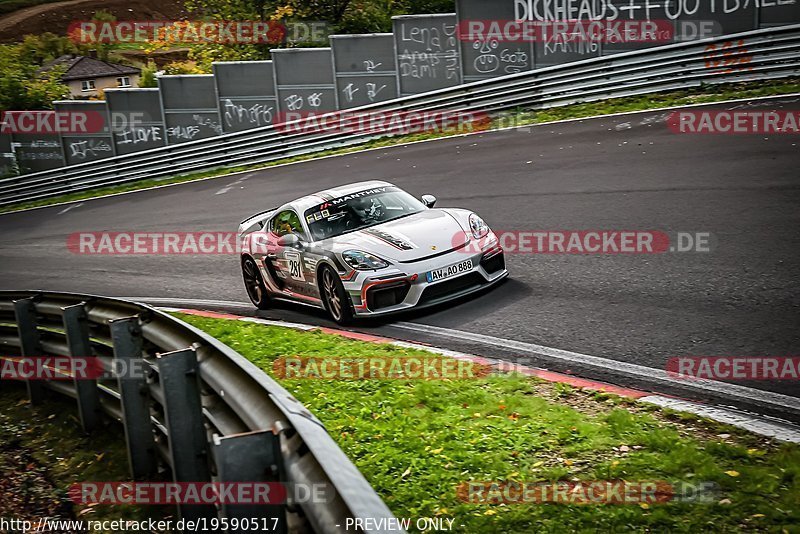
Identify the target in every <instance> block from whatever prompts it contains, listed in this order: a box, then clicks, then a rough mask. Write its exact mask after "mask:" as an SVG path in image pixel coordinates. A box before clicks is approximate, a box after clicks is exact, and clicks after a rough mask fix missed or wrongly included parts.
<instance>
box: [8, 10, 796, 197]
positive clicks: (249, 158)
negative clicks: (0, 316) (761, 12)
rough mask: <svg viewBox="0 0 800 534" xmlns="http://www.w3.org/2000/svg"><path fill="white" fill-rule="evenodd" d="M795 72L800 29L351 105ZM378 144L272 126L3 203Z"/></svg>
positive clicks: (401, 105) (671, 84)
mask: <svg viewBox="0 0 800 534" xmlns="http://www.w3.org/2000/svg"><path fill="white" fill-rule="evenodd" d="M798 74H800V24H795V25H790V26H781V27H777V28H769V29H762V30H755V31H750V32H744V33H739V34H731V35H725V36H722V37H717V38H710V39H702V40H698V41H690V42H685V43H679V44H671V45H666V46H661V47H655V48H648V49H644V50H637V51H633V52H625V53H621V54H617V55H612V56H603V57H598V58H593V59H588V60H583V61H577V62H574V63H568V64H564V65H557V66H553V67H545V68H542V69H536V70H532V71H527V72H522V73H518V74H512V75H509V76H503V77H499V78H492V79H489V80H482V81H478V82H474V83H470V84H466V85H460V86H458V87H455V88H448V89H442V90H438V91H432V92H430V93H424V94H420V95H414V96H409V97H404V98H399V99H396V100H392V101H388V102H383V103H379V104H373V105H369V106H364V107H360V108H353V109H349V110H347V111H346V113H349V114H352V113H358V112H369V111H441V110H454V111H483V112H496V111H501V110H507V109H514V108H520V107H526V108H529V109H544V108H548V107H555V106H563V105H568V104H575V103H581V102H590V101H596V100H602V99H607V98H616V97H625V96H634V95H641V94H647V93H653V92H658V91H665V90H678V89H685V88H690V87H697V86H700V85H702V84H718V83H731V82H739V81H752V80H764V79H776V78H783V77H787V76H793V75H798ZM336 113H339V112H336ZM289 124H293V123H289ZM384 135H390V134H384ZM376 137H381V135H379V134H376V133H374V132H366V133H365V132H360V133H347V132H333V133H331V132H324V133H320V132H314V133H292V134H288V133H286V132H284V131H281V130H279V129H276V128H275V127H274V126H267V127H263V128H257V129H252V130H247V131H246V132H240V133H234V134H227V135H223V136H219V137H212V138H207V139H202V140H198V141H193V142H188V143H184V144H180V145H172V146H167V147H162V148H157V149H153V150H148V151H142V152H137V153H134V154H129V155H124V156H116V157H113V158H107V159H103V160H99V161H95V162H91V163H83V164H78V165H73V166H69V167H62V168H59V169H55V170H51V171H45V172H39V173H34V174H27V175H23V176H16V177H12V178H5V179H2V180H0V206H8V205H12V204H16V203H20V202H29V201H35V200H40V199H45V198H49V197H53V196H58V195H62V194H65V193H74V192H80V191H86V190H90V189H94V188H97V187H104V186H114V185H120V184H125V183H129V182H135V181H138V180H142V179H148V178H161V177H167V176H174V175H180V174H187V173H191V172H198V171H205V170H209V169H214V168H223V167H233V166H241V165H251V164H259V163H266V162H269V161H275V160H279V159H283V158H287V157H291V156H297V155H302V154H308V153H311V152H317V151H321V150H327V149H331V148H339V147H345V146H348V145H353V144H358V143H362V142H364V141H366V140H369V139H373V138H376Z"/></svg>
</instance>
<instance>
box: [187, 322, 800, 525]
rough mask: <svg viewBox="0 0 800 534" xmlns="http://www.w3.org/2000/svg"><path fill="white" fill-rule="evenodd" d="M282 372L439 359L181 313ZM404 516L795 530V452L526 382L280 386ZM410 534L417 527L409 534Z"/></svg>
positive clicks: (295, 382) (798, 458) (799, 497)
mask: <svg viewBox="0 0 800 534" xmlns="http://www.w3.org/2000/svg"><path fill="white" fill-rule="evenodd" d="M177 315H178V316H179V317H180V318H181V319H183V320H185V321H187V322H188V323H191V324H193V325H195V326H196V327H198V328H200V329H202V330H204V331H206V332H208V333H209V334H211V335H212V336H214V337H216V338H217V339H219V340H220V341H222V342H224V343H226V344H228V345H229V346H231V347H232V348H234V349H235V350H237V351H238V352H240V353H241V354H242V355H244V356H245V357H247V358H248V359H250V360H251V361H252V362H253V363H255V364H256V365H258V366H259V367H261V368H262V369H264V370H265V371H266V372H267V373H268V374H271V375H272V376H275V373H274V372H273V363H274V362H275V361H276V360H277V359H278V358H280V357H291V356H307V357H315V358H326V357H336V356H339V357H342V356H347V357H380V356H383V357H390V358H391V357H401V356H419V357H426V356H427V357H431V356H432V355H431V354H430V353H424V352H420V351H415V350H409V349H404V348H400V347H396V346H393V345H388V344H375V343H364V342H359V341H353V340H350V339H346V338H343V337H341V336H336V335H331V334H324V333H321V332H319V331H311V332H303V331H296V330H291V329H287V328H280V327H271V326H264V325H258V324H253V323H247V322H242V321H230V320H224V319H209V318H203V317H197V316H187V315H182V314H177ZM281 382H282V384H283V385H284V386H285V387H286V388H287V389H288V390H289V391H290V392H292V394H294V395H295V396H296V397H297V398H298V399H299V400H300V401H301V402H302V403H304V404H305V405H306V406H307V407H308V408H309V409H310V410H311V411H312V412H314V413H315V414H316V415H317V416H318V417H319V418H320V420H322V422H323V423H324V424H325V426H326V428H327V429H328V431H329V432H330V434H331V436H332V437H333V439H334V440H335V441H336V442H337V443H338V444H339V446H340V447H341V448H342V449H343V450H344V452H345V453H346V454H347V455H348V457H349V458H350V459H351V460H352V461H353V462H354V463H355V465H356V466H357V467H358V468H359V469H360V470H361V472H362V473H363V474H364V475H365V476H366V478H367V479H368V480H369V482H370V483H371V484H372V486H373V487H374V488H375V489H376V490H377V491H378V493H379V494H380V495H381V496H382V498H383V499H384V501H385V502H386V503H387V504H388V506H389V507H390V508H391V509H392V511H393V512H394V513H395V514H396V515H397V516H399V517H411V518H418V517H429V516H436V517H440V518H453V519H455V521H454V523H453V527H454V530H455V531H458V532H470V533H473V532H479V533H480V532H493V533H494V532H503V533H523V532H525V533H527V532H551V531H552V532H570V531H572V532H582V531H592V532H618V531H657V532H696V531H703V530H712V531H718V532H737V531H753V530H764V531H773V532H798V525H800V447H798V446H796V445H789V444H780V443H776V442H774V441H771V440H767V439H764V438H761V437H759V436H756V435H753V434H749V433H747V432H745V431H741V430H739V429H736V428H733V427H728V426H725V425H721V424H718V423H715V422H713V421H708V420H703V419H699V418H697V417H695V416H692V415H691V414H684V413H677V412H670V411H663V410H659V409H655V408H653V407H649V406H646V405H641V404H637V403H635V402H633V401H629V400H626V399H623V398H620V397H616V396H613V395H608V394H603V393H596V392H586V391H582V390H576V389H574V388H571V387H568V386H564V385H561V384H551V383H547V382H542V381H540V380H536V379H533V378H528V377H522V376H518V375H517V376H512V375H506V376H490V377H485V378H480V379H474V380H453V381H447V380H436V381H400V380H349V381H348V380H302V379H291V380H281ZM622 479H624V480H628V481H654V480H658V481H668V482H672V483H681V482H686V483H700V482H711V483H713V484H716V485H717V486H718V488H719V494H718V495H716V496H715V497H714V499H713V500H711V501H710V502H707V503H692V502H671V503H668V504H654V505H649V506H639V505H635V504H634V505H630V504H629V505H567V504H508V505H496V504H484V505H479V504H468V503H465V502H462V501H461V500H459V499H458V498H457V493H456V488H457V486H458V485H460V484H462V483H464V482H468V481H519V482H548V481H549V482H554V481H592V480H622ZM412 530H413V529H412Z"/></svg>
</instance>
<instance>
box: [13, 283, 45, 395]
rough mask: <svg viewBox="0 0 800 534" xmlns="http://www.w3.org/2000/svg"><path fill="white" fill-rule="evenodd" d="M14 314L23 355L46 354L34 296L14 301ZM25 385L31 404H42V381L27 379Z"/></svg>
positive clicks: (28, 356)
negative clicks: (41, 341) (37, 321)
mask: <svg viewBox="0 0 800 534" xmlns="http://www.w3.org/2000/svg"><path fill="white" fill-rule="evenodd" d="M14 314H15V315H16V319H17V332H18V333H19V341H20V344H21V346H22V356H24V357H26V358H35V357H37V356H44V354H42V345H41V343H40V338H39V330H37V328H36V306H35V305H34V302H33V298H31V297H29V298H25V299H19V300H15V301H14ZM25 387H26V388H27V389H28V399H30V401H31V404H41V402H42V399H43V390H42V383H41V381H39V380H37V379H34V380H25Z"/></svg>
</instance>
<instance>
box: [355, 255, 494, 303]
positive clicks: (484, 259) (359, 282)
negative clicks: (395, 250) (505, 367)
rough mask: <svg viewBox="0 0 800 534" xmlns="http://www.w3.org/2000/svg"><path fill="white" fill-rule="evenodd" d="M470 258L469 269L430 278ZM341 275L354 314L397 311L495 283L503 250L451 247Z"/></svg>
mask: <svg viewBox="0 0 800 534" xmlns="http://www.w3.org/2000/svg"><path fill="white" fill-rule="evenodd" d="M465 260H472V265H473V267H472V269H471V270H469V271H465V272H463V273H461V274H458V275H454V276H451V277H449V278H445V279H443V280H438V281H435V282H429V281H428V279H427V274H428V273H429V272H430V271H435V270H437V269H442V268H446V267H448V266H451V265H455V264H458V263H461V262H463V261H465ZM351 276H352V279H350V280H348V279H346V278H343V279H342V283H343V284H344V287H345V290H346V291H347V292H348V293H349V295H350V297H351V299H352V300H353V309H354V311H355V314H356V316H359V317H367V316H377V315H386V314H391V313H397V312H400V311H403V310H408V309H411V308H422V307H427V306H434V305H436V304H440V303H442V302H447V301H449V300H453V299H457V298H460V297H462V296H464V295H468V294H470V293H474V292H476V291H480V290H482V289H485V288H487V287H490V286H492V285H494V284H495V283H497V282H499V281H500V280H502V279H503V278H505V277H506V276H508V270H507V269H506V266H505V255H504V254H503V250H502V249H501V248H500V247H499V246H497V245H494V246H489V247H487V248H486V249H484V250H481V251H477V252H476V251H470V252H466V251H465V250H463V249H462V250H454V251H450V252H448V253H446V254H443V255H440V256H436V257H435V258H433V259H423V260H420V261H415V262H409V263H400V264H394V265H392V266H390V267H387V268H385V269H381V270H379V271H356V272H355V273H352V274H351Z"/></svg>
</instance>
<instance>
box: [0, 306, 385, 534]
mask: <svg viewBox="0 0 800 534" xmlns="http://www.w3.org/2000/svg"><path fill="white" fill-rule="evenodd" d="M0 347H2V354H3V355H4V356H29V357H34V356H55V355H62V356H70V357H87V356H92V357H97V358H99V359H100V361H101V362H102V364H103V367H104V369H111V366H112V365H117V366H120V365H122V364H123V363H126V364H127V365H130V364H131V363H133V362H139V363H140V364H141V365H144V367H145V369H146V370H147V378H146V379H145V378H144V377H143V375H142V374H141V373H138V374H139V375H140V376H138V377H136V376H133V375H129V374H125V375H124V376H123V375H120V376H119V377H118V378H116V379H105V378H101V379H98V380H74V379H73V380H53V381H27V383H26V384H27V388H28V395H29V397H30V399H31V402H33V403H37V402H39V401H40V400H41V399H42V395H43V388H44V387H47V388H49V389H51V390H53V391H56V392H58V393H61V394H63V395H66V396H68V397H71V398H74V399H75V400H76V401H77V404H78V412H79V414H80V420H81V424H82V425H83V428H84V429H85V430H86V431H91V430H92V429H93V428H95V427H97V425H98V424H99V422H100V418H101V417H102V413H103V412H104V413H105V414H107V415H108V416H110V417H111V418H113V419H115V420H117V421H120V422H122V424H123V426H124V428H125V441H126V445H127V448H128V457H129V460H130V467H131V474H132V476H133V477H134V478H135V479H146V478H147V477H150V476H152V475H154V474H155V473H156V470H157V469H158V467H159V466H162V465H166V466H169V468H170V469H171V471H172V475H173V479H174V481H175V482H206V481H214V482H277V483H282V484H286V485H287V486H289V487H295V486H294V485H303V486H302V487H305V488H312V487H316V488H320V489H321V490H322V491H323V494H324V495H325V497H326V498H325V499H324V501H325V502H317V501H316V500H312V499H308V500H306V499H303V500H302V502H296V501H293V500H292V498H291V497H289V499H288V501H287V502H286V503H285V504H282V505H277V506H273V505H262V506H257V505H232V506H231V505H225V504H223V505H221V506H220V507H219V509H217V508H216V507H214V506H209V507H205V506H200V505H184V506H179V512H180V513H181V516H182V517H185V518H197V517H201V516H205V517H213V516H219V517H227V518H229V519H230V518H233V517H239V518H276V517H277V518H278V525H277V527H276V529H275V530H276V531H277V532H284V533H286V532H298V533H300V532H320V533H334V532H345V525H346V519H347V518H376V519H380V518H393V517H394V516H393V515H392V513H391V511H390V510H389V508H388V507H387V506H386V505H385V504H384V503H383V501H382V500H381V498H380V497H379V496H378V495H377V494H376V493H375V491H374V490H373V489H372V487H371V486H370V485H369V483H368V482H367V480H366V479H365V478H364V476H363V475H362V474H361V473H360V472H359V471H358V469H357V468H356V467H355V466H354V465H353V463H352V462H351V461H350V460H349V459H348V458H347V457H346V456H345V454H344V453H343V452H342V450H341V449H340V448H339V447H338V446H337V445H336V444H335V443H334V441H333V440H332V439H331V437H330V436H329V435H328V433H327V431H326V430H325V428H324V427H323V425H322V423H321V422H320V421H319V420H318V419H317V418H316V417H314V415H313V414H311V413H310V412H309V411H308V410H307V409H306V408H305V407H304V406H303V405H302V404H301V403H300V402H299V401H298V400H297V399H295V398H294V397H293V396H292V395H291V394H290V393H289V392H288V391H286V390H285V389H284V388H283V387H282V386H280V385H279V384H278V383H277V382H275V381H274V380H273V379H272V378H270V377H269V376H267V375H266V374H265V373H264V372H263V371H261V370H260V369H259V368H258V367H256V366H255V365H254V364H253V363H251V362H250V361H248V360H246V359H245V358H244V357H243V356H241V355H240V354H238V353H237V352H235V351H234V350H232V349H231V348H229V347H227V346H226V345H224V344H223V343H221V342H219V341H217V340H216V339H214V338H213V337H211V336H209V335H207V334H205V333H203V332H202V331H200V330H198V329H197V328H194V327H193V326H191V325H188V324H186V323H184V322H183V321H180V320H179V319H177V318H175V317H172V316H170V315H167V314H165V313H162V312H160V311H158V310H156V309H154V308H151V307H149V306H146V305H142V304H136V303H133V302H129V301H124V300H120V299H114V298H107V297H97V296H91V295H80V294H71V293H50V292H37V291H0ZM115 359H116V360H117V361H116V362H115V361H114V360H115ZM104 376H105V375H104ZM270 525H271V523H270ZM245 530H246V529H245ZM351 531H352V528H351ZM362 532H370V533H378V532H382V531H381V530H362ZM393 532H397V531H396V530H395V531H393Z"/></svg>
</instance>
